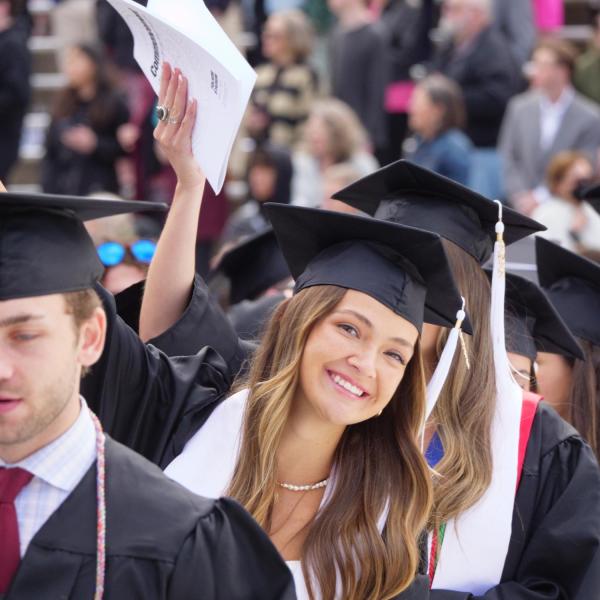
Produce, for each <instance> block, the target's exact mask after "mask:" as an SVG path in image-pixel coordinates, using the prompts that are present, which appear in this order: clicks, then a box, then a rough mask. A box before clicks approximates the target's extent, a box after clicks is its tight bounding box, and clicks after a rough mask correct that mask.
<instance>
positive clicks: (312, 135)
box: [304, 115, 330, 160]
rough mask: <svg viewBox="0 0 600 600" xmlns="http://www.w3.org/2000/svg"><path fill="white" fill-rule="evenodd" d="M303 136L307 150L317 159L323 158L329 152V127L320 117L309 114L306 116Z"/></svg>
mask: <svg viewBox="0 0 600 600" xmlns="http://www.w3.org/2000/svg"><path fill="white" fill-rule="evenodd" d="M304 138H305V140H306V143H307V145H308V151H309V152H310V154H312V155H313V156H314V157H315V158H316V159H317V160H321V159H324V158H326V157H327V156H328V155H329V154H330V143H329V128H328V127H327V123H325V121H324V120H323V119H322V118H321V117H319V116H317V115H311V116H310V117H309V118H308V121H307V122H306V125H305V128H304Z"/></svg>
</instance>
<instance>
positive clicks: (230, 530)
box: [167, 498, 296, 600]
mask: <svg viewBox="0 0 600 600" xmlns="http://www.w3.org/2000/svg"><path fill="white" fill-rule="evenodd" d="M190 590H197V593H196V594H190ZM167 597H168V598H169V600H193V599H194V598H197V599H198V600H293V599H295V598H296V592H295V588H294V581H293V578H292V574H291V572H290V571H289V569H288V568H287V566H286V565H285V563H284V562H283V560H282V559H281V557H280V556H279V553H278V552H277V550H276V549H275V547H274V546H273V544H272V543H271V541H270V540H269V538H268V537H267V535H266V534H265V533H264V531H263V530H262V529H261V528H260V527H259V526H258V525H257V523H256V522H255V521H254V520H253V519H252V517H250V515H249V514H248V513H247V512H246V511H244V510H243V509H242V508H241V507H240V506H239V505H238V504H237V503H236V502H234V501H233V500H231V499H227V498H222V499H220V500H217V501H216V502H215V507H214V509H213V510H212V511H211V512H210V513H209V514H208V515H206V516H205V517H203V518H202V519H200V520H199V522H198V524H197V526H196V528H195V530H194V531H193V533H192V534H191V535H190V536H188V538H187V539H186V541H185V543H184V545H183V547H182V549H181V552H180V553H179V556H178V557H177V562H176V565H175V569H174V571H173V575H172V577H171V583H170V586H169V592H168V594H167Z"/></svg>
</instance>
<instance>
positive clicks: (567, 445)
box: [431, 403, 600, 600]
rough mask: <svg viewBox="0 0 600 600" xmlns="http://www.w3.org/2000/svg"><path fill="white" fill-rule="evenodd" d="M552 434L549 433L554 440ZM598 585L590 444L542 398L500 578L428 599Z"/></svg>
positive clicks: (595, 475)
mask: <svg viewBox="0 0 600 600" xmlns="http://www.w3.org/2000/svg"><path fill="white" fill-rule="evenodd" d="M553 440H554V441H553ZM599 590H600V472H599V470H598V464H597V462H596V458H595V456H594V453H593V451H592V450H591V448H590V447H589V446H588V445H587V444H586V443H585V442H584V441H583V440H582V438H581V437H580V436H579V435H578V434H577V433H576V432H575V430H574V429H572V428H571V427H570V426H569V425H567V424H566V423H565V422H564V421H562V420H561V419H560V418H559V417H558V415H557V414H556V413H555V412H554V411H552V409H550V408H549V407H547V406H546V405H545V404H544V403H541V404H540V407H539V408H538V415H537V416H536V421H535V422H534V429H533V430H532V433H531V437H530V443H529V444H528V448H527V455H526V458H525V464H524V470H523V477H522V479H521V483H520V485H519V491H518V493H517V498H516V508H515V512H514V515H513V526H512V537H511V542H510V547H509V551H508V555H507V559H506V563H505V566H504V572H503V576H502V582H501V583H500V584H499V585H497V586H495V587H493V588H492V589H490V590H488V591H487V592H486V593H485V594H483V595H482V596H473V595H472V594H467V593H464V592H456V591H449V590H432V592H431V599H432V600H479V599H481V600H508V599H510V600H592V599H594V598H598V597H599V593H600V592H599Z"/></svg>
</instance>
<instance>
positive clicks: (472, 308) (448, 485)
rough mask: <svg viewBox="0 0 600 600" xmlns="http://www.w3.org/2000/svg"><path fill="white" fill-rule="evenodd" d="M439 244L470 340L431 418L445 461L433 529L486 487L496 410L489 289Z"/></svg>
mask: <svg viewBox="0 0 600 600" xmlns="http://www.w3.org/2000/svg"><path fill="white" fill-rule="evenodd" d="M443 244H444V248H445V250H446V254H447V256H448V259H449V262H450V267H451V269H452V273H453V275H454V279H455V281H456V285H457V287H458V289H459V290H461V293H462V294H463V296H464V297H465V300H466V305H467V310H468V313H469V318H470V320H471V324H472V325H473V335H472V336H467V335H466V336H464V339H465V346H466V350H467V353H468V356H469V361H470V366H471V368H470V370H467V367H466V364H465V360H464V358H463V356H462V353H461V352H456V354H455V356H454V360H453V363H452V367H451V369H450V374H449V376H448V379H447V380H446V383H445V385H444V388H443V389H442V392H441V394H440V396H439V398H438V401H437V404H436V407H435V409H434V411H433V414H432V416H431V422H432V423H433V424H434V425H435V427H436V430H437V432H438V434H439V436H440V439H441V441H442V445H443V447H444V457H443V458H442V459H441V461H440V462H439V463H438V464H437V465H436V467H435V470H436V473H437V475H436V476H435V478H434V508H433V512H432V526H433V527H435V528H438V527H439V526H440V525H441V524H442V523H446V522H447V521H449V520H450V519H452V518H455V517H457V516H458V515H459V514H460V513H462V512H463V511H465V510H466V509H468V508H469V507H471V506H473V505H474V504H475V503H476V502H477V501H478V500H479V499H480V498H481V496H482V495H483V493H484V492H485V491H486V489H487V488H488V487H489V485H490V482H491V477H492V449H491V426H492V419H493V415H494V409H495V406H496V380H495V371H494V359H493V352H492V338H491V331H490V304H491V290H490V284H489V281H488V278H487V276H486V274H485V272H484V271H483V269H482V268H481V266H480V265H479V263H478V262H477V261H476V260H475V259H474V258H473V257H472V256H471V255H469V254H467V253H466V252H465V251H464V250H462V249H461V248H459V247H458V246H457V245H455V244H454V243H452V242H449V241H448V240H443ZM447 336H448V330H442V332H441V334H440V337H439V339H438V346H437V355H438V358H439V356H440V355H441V352H442V349H443V345H444V343H445V341H446V339H447Z"/></svg>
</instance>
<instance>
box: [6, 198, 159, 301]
mask: <svg viewBox="0 0 600 600" xmlns="http://www.w3.org/2000/svg"><path fill="white" fill-rule="evenodd" d="M166 208H167V207H166V205H164V204H157V203H154V202H137V201H136V202H127V201H121V200H102V199H98V198H81V197H78V196H57V195H50V194H17V193H8V192H7V193H0V300H9V299H13V298H26V297H31V296H43V295H46V294H56V293H63V292H71V291H77V290H82V289H86V288H90V287H92V286H93V285H94V283H95V282H96V281H98V280H99V279H100V278H101V277H102V273H103V272H104V267H103V266H102V264H101V262H100V260H99V259H98V255H97V252H96V248H95V246H94V243H93V242H92V239H91V238H90V236H89V235H88V233H87V231H86V229H85V227H84V225H83V221H87V220H91V219H98V218H101V217H109V216H112V215H117V214H122V213H128V212H137V211H162V210H166Z"/></svg>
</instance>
